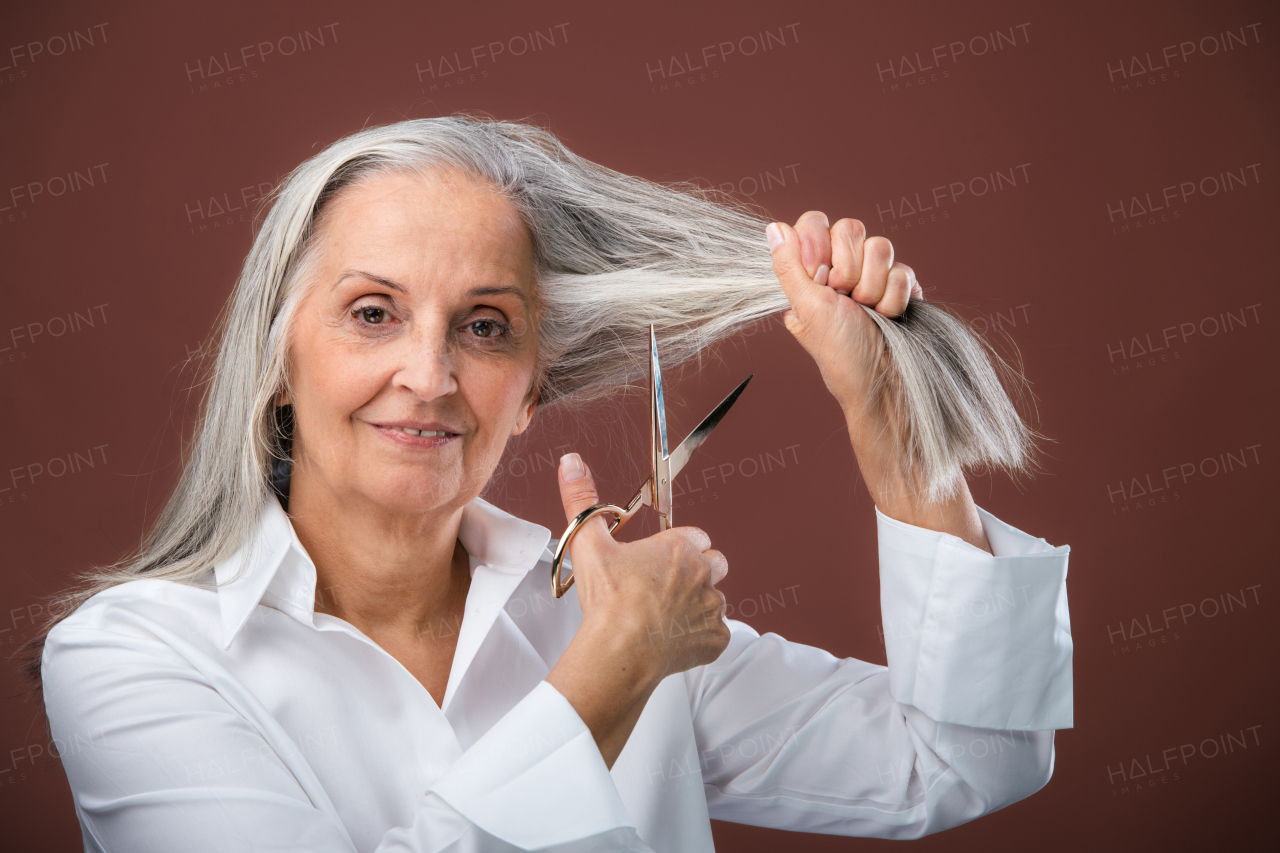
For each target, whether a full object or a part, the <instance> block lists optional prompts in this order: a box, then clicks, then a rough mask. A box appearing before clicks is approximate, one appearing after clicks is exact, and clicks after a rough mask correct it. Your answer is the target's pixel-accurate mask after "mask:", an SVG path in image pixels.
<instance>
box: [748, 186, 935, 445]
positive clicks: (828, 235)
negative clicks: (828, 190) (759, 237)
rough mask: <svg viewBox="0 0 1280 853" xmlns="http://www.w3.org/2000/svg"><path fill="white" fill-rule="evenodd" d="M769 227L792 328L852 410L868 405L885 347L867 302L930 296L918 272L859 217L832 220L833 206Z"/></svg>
mask: <svg viewBox="0 0 1280 853" xmlns="http://www.w3.org/2000/svg"><path fill="white" fill-rule="evenodd" d="M766 234H767V236H768V240H769V248H770V250H771V251H772V252H773V270H774V272H775V273H776V274H777V276H778V280H779V281H780V282H782V288H783V290H785V291H786V294H787V298H788V299H789V300H790V301H791V308H790V310H788V311H786V312H785V313H784V314H783V315H782V316H783V320H784V322H785V323H786V326H787V330H788V331H789V332H791V334H793V335H795V337H796V340H798V341H799V342H800V344H801V346H803V347H804V348H805V350H806V351H807V352H808V353H809V355H810V356H812V357H813V359H814V361H816V362H817V363H818V368H819V370H821V371H822V378H823V381H825V382H826V385H827V390H829V391H830V392H831V394H832V395H833V396H834V397H835V398H836V400H837V401H839V403H840V406H841V408H842V409H843V410H844V411H845V413H846V414H852V413H854V412H862V411H863V403H864V402H865V398H866V394H867V391H868V390H869V387H870V383H871V382H872V380H873V379H874V378H875V368H876V365H877V364H878V363H879V360H880V358H881V353H882V351H883V347H882V344H881V340H880V331H879V330H878V329H877V328H876V324H875V323H874V322H872V320H871V318H870V317H868V316H866V312H864V311H863V310H862V308H860V307H859V305H866V306H869V307H872V308H874V309H875V310H876V311H878V312H879V313H881V314H883V315H884V316H885V317H897V316H899V315H901V314H902V312H903V311H905V310H906V307H907V303H908V301H909V300H910V299H911V298H912V297H915V298H917V299H921V298H923V294H922V291H921V288H920V285H919V283H917V282H916V276H915V273H914V272H913V271H912V269H911V267H909V266H907V265H906V264H899V263H894V260H893V244H891V243H890V242H889V241H888V240H886V239H885V238H884V237H871V238H868V237H867V231H866V228H864V227H863V225H862V223H861V222H859V221H858V220H856V219H841V220H840V221H839V222H837V223H836V224H835V225H832V226H829V225H828V220H827V217H826V214H824V213H822V212H820V211H816V210H811V211H809V212H808V213H806V214H804V215H803V216H801V217H800V218H799V219H798V220H797V221H796V224H795V227H794V228H793V227H791V226H789V225H786V224H785V223H782V222H775V223H773V224H772V225H770V226H769V227H768V229H767V230H766ZM851 426H852V424H851Z"/></svg>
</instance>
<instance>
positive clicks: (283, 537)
mask: <svg viewBox="0 0 1280 853" xmlns="http://www.w3.org/2000/svg"><path fill="white" fill-rule="evenodd" d="M550 539H551V531H550V530H548V529H547V528H545V527H543V526H542V525H540V524H534V523H533V522H531V521H525V520H524V519H521V518H517V517H515V516H514V515H511V514H510V513H508V512H504V511H503V510H501V509H498V508H497V507H496V506H494V505H493V504H491V503H489V502H488V501H485V500H483V499H481V498H475V499H474V500H472V501H471V502H470V503H469V504H467V505H466V506H465V507H463V508H462V521H461V524H460V526H459V529H458V540H459V541H460V542H461V543H462V547H464V548H466V549H467V553H468V554H469V555H470V556H471V558H472V559H471V564H472V566H476V567H479V566H486V567H489V568H492V569H496V570H498V571H499V572H502V573H504V574H517V575H520V576H523V575H525V574H527V573H528V572H529V570H530V569H532V568H533V567H534V566H535V565H537V564H538V561H539V560H541V559H542V558H543V556H544V554H545V552H546V549H547V543H548V542H549V541H550ZM214 578H215V579H216V581H217V584H218V608H219V611H220V614H221V619H222V640H223V648H224V649H225V648H230V647H231V643H232V642H233V641H234V640H235V638H236V636H237V635H238V634H239V633H240V631H241V629H243V628H244V626H245V624H246V623H247V622H248V621H249V617H250V616H251V615H252V614H253V612H254V609H255V608H256V607H257V606H258V604H260V603H262V602H263V600H264V599H269V600H271V602H272V603H273V605H274V604H277V603H279V604H284V605H288V607H287V609H288V610H292V611H294V612H293V613H292V614H291V615H294V616H296V617H305V621H307V622H309V623H310V622H311V617H312V615H313V614H314V612H315V588H316V569H315V564H314V563H312V562H311V557H310V556H309V555H308V554H307V551H306V549H305V548H303V547H302V543H301V542H300V541H299V540H298V535H297V533H296V532H295V531H294V529H293V522H292V521H290V519H289V516H288V514H287V513H286V512H285V511H284V509H283V508H282V507H281V506H280V502H279V501H278V500H277V499H276V498H275V497H274V496H270V497H268V498H267V499H266V500H265V501H264V502H263V506H262V509H261V511H260V512H259V515H258V520H257V523H256V524H255V526H254V529H253V532H252V533H251V534H250V536H249V538H248V540H247V541H246V542H245V543H244V545H242V546H241V547H240V549H239V550H238V551H236V553H234V554H232V555H231V557H229V558H228V559H226V560H223V561H222V562H220V563H218V564H217V565H216V566H215V567H214ZM281 609H286V608H284V607H282V608H281Z"/></svg>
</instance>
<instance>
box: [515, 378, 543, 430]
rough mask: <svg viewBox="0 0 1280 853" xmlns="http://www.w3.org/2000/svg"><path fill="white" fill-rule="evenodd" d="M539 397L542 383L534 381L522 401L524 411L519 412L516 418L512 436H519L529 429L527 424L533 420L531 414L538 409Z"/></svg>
mask: <svg viewBox="0 0 1280 853" xmlns="http://www.w3.org/2000/svg"><path fill="white" fill-rule="evenodd" d="M541 396H542V383H541V382H538V381H535V382H534V383H533V385H532V386H531V387H530V388H529V394H528V396H526V397H525V399H524V404H523V405H524V409H523V410H522V411H521V412H520V417H518V418H516V423H515V426H513V427H512V428H511V434H512V435H519V434H520V433H522V432H524V431H525V430H526V429H528V428H529V422H530V421H532V420H533V412H534V409H536V408H538V398H539V397H541Z"/></svg>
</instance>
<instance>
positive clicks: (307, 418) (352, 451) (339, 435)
mask: <svg viewBox="0 0 1280 853" xmlns="http://www.w3.org/2000/svg"><path fill="white" fill-rule="evenodd" d="M318 237H319V244H318V246H317V248H318V249H319V255H318V258H317V264H316V266H315V267H314V268H313V271H312V274H311V275H310V277H309V278H308V280H307V281H306V282H303V283H302V284H303V286H306V287H307V288H308V290H307V292H306V294H305V296H304V297H303V300H302V302H301V303H300V304H299V306H298V315H297V317H296V322H295V325H294V329H293V337H292V341H291V346H290V360H291V363H290V368H291V370H292V377H293V382H292V385H293V389H292V396H291V397H285V398H283V399H284V401H286V402H291V403H292V404H293V407H294V418H295V421H294V423H295V433H294V449H293V458H294V462H295V467H294V478H295V483H298V481H299V479H301V478H305V479H306V480H307V481H308V482H307V483H306V484H305V485H303V484H299V485H300V486H302V487H303V488H306V489H312V488H313V487H314V488H318V489H323V490H326V491H328V492H329V493H330V495H331V497H332V498H333V499H334V500H336V502H338V503H341V504H347V505H351V506H353V508H354V505H355V504H358V503H361V502H366V503H372V504H375V505H379V506H381V507H383V508H386V509H388V510H391V511H394V512H402V513H423V512H427V511H430V510H433V509H437V508H443V509H456V508H457V507H460V506H462V505H464V504H466V503H467V502H468V501H470V500H471V499H472V498H474V497H475V496H476V495H478V494H479V493H480V491H481V490H482V489H483V488H484V485H485V483H486V482H487V481H488V479H489V477H490V475H491V474H492V472H493V470H494V469H495V468H496V467H497V464H498V461H499V459H500V457H501V456H502V451H503V448H504V447H505V446H506V442H507V438H508V437H509V436H511V435H515V434H517V433H520V432H522V431H524V429H525V427H526V426H528V424H529V419H530V417H531V416H532V415H533V409H534V405H535V400H534V393H533V388H532V385H533V380H534V360H535V355H536V350H537V341H536V331H535V330H536V327H537V324H536V316H535V313H534V305H533V301H534V293H533V287H534V281H533V250H532V245H531V243H530V239H529V235H528V232H527V231H526V229H525V227H524V225H523V222H522V221H521V219H520V216H519V214H518V213H517V212H516V211H515V209H514V208H513V207H512V206H511V205H510V204H509V203H508V202H507V201H506V200H504V199H502V198H501V197H500V196H498V195H497V194H496V193H494V192H493V191H492V190H490V189H488V188H486V187H484V186H482V185H480V184H477V183H475V182H474V181H473V180H472V179H470V178H468V177H465V176H461V175H458V174H456V173H440V174H433V175H431V176H422V175H383V176H379V177H374V178H369V179H366V180H364V181H362V182H358V183H357V184H355V185H354V186H351V187H348V188H347V189H345V190H343V191H342V192H341V193H340V194H339V195H338V197H337V198H335V199H334V200H333V201H332V202H331V203H330V207H329V208H328V209H327V211H326V213H325V216H324V219H323V222H322V223H321V227H320V231H319V234H318ZM419 433H421V434H419Z"/></svg>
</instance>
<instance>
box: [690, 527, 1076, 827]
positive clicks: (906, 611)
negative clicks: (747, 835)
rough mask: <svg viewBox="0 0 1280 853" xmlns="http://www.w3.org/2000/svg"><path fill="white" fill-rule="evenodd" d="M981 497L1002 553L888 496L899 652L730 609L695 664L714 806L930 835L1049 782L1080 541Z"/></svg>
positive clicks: (749, 817) (885, 582) (885, 601)
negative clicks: (834, 642)
mask: <svg viewBox="0 0 1280 853" xmlns="http://www.w3.org/2000/svg"><path fill="white" fill-rule="evenodd" d="M979 513H980V515H981V517H982V523H983V527H984V529H985V531H986V533H987V538H988V541H989V542H990V543H991V546H992V549H993V551H994V552H995V553H994V555H992V554H987V553H986V552H985V551H982V550H981V549H979V548H975V547H974V546H972V545H970V544H968V543H966V542H964V541H963V540H961V539H959V538H958V537H955V536H951V535H949V534H945V533H940V532H936V531H930V530H924V529H922V528H918V527H914V526H912V525H909V524H903V523H901V522H898V521H894V520H892V519H890V518H888V517H887V516H885V515H883V514H881V513H880V512H879V511H878V510H877V518H878V535H879V546H880V574H881V610H882V615H883V619H884V625H885V645H886V649H887V654H888V661H889V665H888V667H883V666H878V665H876V664H871V663H866V662H864V661H860V660H855V659H853V658H845V659H838V658H836V657H834V656H832V655H831V654H829V653H828V652H826V651H823V650H822V649H818V648H814V647H812V646H806V645H803V644H800V643H793V642H789V641H787V640H784V639H783V638H782V637H779V636H778V635H776V634H765V635H763V636H760V635H759V634H757V633H756V632H755V631H754V630H752V629H751V628H750V627H749V626H747V625H745V624H743V623H741V622H738V621H735V620H727V621H728V624H729V626H730V629H731V635H732V636H731V639H730V642H729V647H728V648H727V649H726V650H725V652H724V653H723V654H722V655H721V656H720V658H719V659H717V660H716V661H715V662H714V663H712V664H709V665H707V666H703V667H698V668H696V669H693V670H690V671H689V672H688V673H686V674H685V677H686V681H687V683H688V686H689V695H690V702H691V710H692V714H693V720H694V731H695V735H696V737H697V740H698V745H699V751H700V756H701V762H702V774H703V783H704V786H705V790H706V795H707V804H708V807H709V810H710V814H711V817H713V818H717V819H720V820H727V821H733V822H736V823H745V824H752V825H755V826H767V827H772V828H776V829H789V830H798V831H804V832H820V833H827V834H832V835H858V836H875V837H881V838H918V837H920V836H922V835H926V834H928V833H932V832H937V831H939V830H942V829H946V828H948V827H952V826H956V825H958V824H961V823H964V822H966V821H969V820H972V819H973V818H976V817H979V816H980V815H983V814H986V813H988V812H992V811H995V810H996V809H999V808H1002V807H1004V806H1006V805H1009V804H1010V803H1013V802H1016V801H1017V800H1019V799H1022V798H1023V797H1026V796H1029V795H1030V794H1032V793H1034V792H1035V791H1037V790H1039V789H1040V788H1041V787H1043V786H1044V785H1045V784H1046V783H1047V782H1048V781H1049V777H1050V776H1051V775H1052V773H1053V761H1054V749H1053V731H1052V730H1053V729H1058V728H1069V727H1070V726H1071V699H1072V692H1071V656H1072V646H1071V628H1070V622H1069V619H1068V614H1067V599H1066V586H1065V581H1066V574H1067V557H1068V554H1069V548H1068V547H1066V546H1063V547H1060V548H1053V547H1051V546H1049V545H1048V543H1046V542H1045V541H1044V540H1042V539H1035V538H1033V537H1031V536H1028V535H1027V534H1025V533H1023V532H1021V531H1019V530H1017V529H1015V528H1013V527H1010V526H1008V525H1006V524H1004V523H1003V522H1000V521H999V520H998V519H996V518H995V517H994V516H992V515H990V514H989V513H986V512H985V511H982V510H979Z"/></svg>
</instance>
